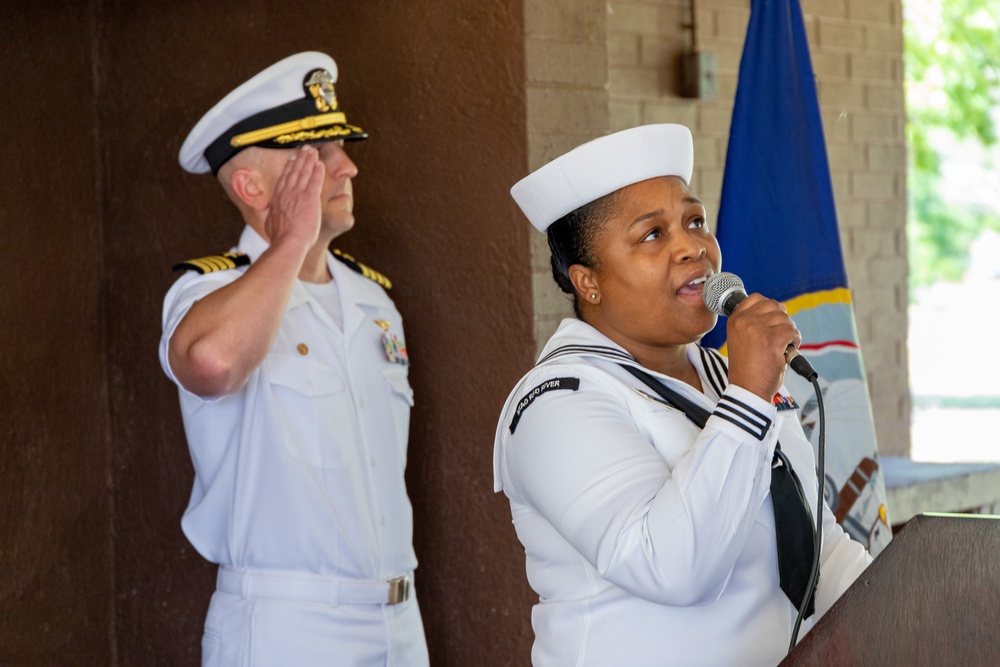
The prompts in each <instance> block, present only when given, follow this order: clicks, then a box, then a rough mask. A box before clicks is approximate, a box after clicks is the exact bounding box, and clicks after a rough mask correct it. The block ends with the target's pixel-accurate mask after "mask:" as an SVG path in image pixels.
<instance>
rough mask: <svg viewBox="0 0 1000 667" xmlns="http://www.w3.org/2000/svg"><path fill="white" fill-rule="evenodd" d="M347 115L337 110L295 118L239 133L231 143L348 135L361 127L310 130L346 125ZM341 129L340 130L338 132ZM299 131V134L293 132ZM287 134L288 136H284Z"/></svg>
mask: <svg viewBox="0 0 1000 667" xmlns="http://www.w3.org/2000/svg"><path fill="white" fill-rule="evenodd" d="M346 123H347V116H345V115H344V114H343V112H340V111H336V112H334V113H325V114H321V115H319V116H307V117H305V118H302V119H301V120H293V121H289V122H287V123H281V124H279V125H272V126H271V127H262V128H261V129H259V130H253V131H251V132H244V133H243V134H238V135H236V136H235V137H233V138H232V139H230V140H229V145H230V146H232V147H233V148H242V147H244V146H251V145H253V144H256V143H259V142H261V141H268V140H270V139H274V140H275V141H276V142H277V143H279V144H287V143H289V142H292V141H302V140H309V139H321V138H327V137H333V136H346V135H348V134H351V133H353V132H355V131H358V130H360V128H354V127H353V126H347V128H332V129H331V130H324V131H321V132H309V131H310V130H313V129H314V128H317V127H325V126H327V125H346ZM338 130H339V132H338ZM293 133H298V134H293ZM321 134H322V135H325V136H308V137H306V136H303V137H302V138H298V137H299V136H301V135H321ZM282 135H286V136H282Z"/></svg>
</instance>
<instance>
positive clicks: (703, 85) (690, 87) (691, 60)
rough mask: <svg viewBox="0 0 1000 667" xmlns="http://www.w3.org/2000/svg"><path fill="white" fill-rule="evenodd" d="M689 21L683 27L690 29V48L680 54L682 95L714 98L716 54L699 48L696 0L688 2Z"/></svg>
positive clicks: (700, 98) (704, 98)
mask: <svg viewBox="0 0 1000 667" xmlns="http://www.w3.org/2000/svg"><path fill="white" fill-rule="evenodd" d="M688 19H689V20H688V22H687V23H682V24H681V28H682V29H684V30H688V31H690V34H691V39H690V41H689V43H688V49H687V51H685V52H684V53H682V54H681V56H680V60H679V62H680V69H681V72H680V83H681V90H680V95H681V97H688V98H692V99H699V100H714V99H715V93H716V82H715V54H714V53H712V52H709V51H699V50H698V26H697V12H696V11H695V0H689V2H688Z"/></svg>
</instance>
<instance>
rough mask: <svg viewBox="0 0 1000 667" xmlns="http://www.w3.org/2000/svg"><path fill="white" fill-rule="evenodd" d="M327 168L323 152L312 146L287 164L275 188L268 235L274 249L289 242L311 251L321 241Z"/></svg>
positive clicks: (268, 214) (269, 213)
mask: <svg viewBox="0 0 1000 667" xmlns="http://www.w3.org/2000/svg"><path fill="white" fill-rule="evenodd" d="M325 174H326V167H325V166H324V165H323V163H322V162H321V161H320V159H319V152H318V151H317V150H316V149H315V148H314V147H313V146H310V145H308V144H306V145H303V146H302V147H301V148H299V149H297V150H295V151H294V152H293V153H292V155H291V157H289V159H288V161H287V162H285V166H284V168H283V169H282V170H281V174H280V175H279V176H278V180H277V181H276V182H275V185H274V194H273V195H272V197H271V201H270V204H269V206H268V212H267V218H266V219H265V220H264V231H265V232H266V233H267V236H268V238H269V239H270V241H271V245H278V244H281V243H283V242H286V241H295V242H297V243H301V244H302V247H304V248H311V247H312V246H313V245H314V244H315V243H316V241H317V239H318V238H319V228H320V215H321V204H320V190H321V188H322V187H323V178H324V176H325Z"/></svg>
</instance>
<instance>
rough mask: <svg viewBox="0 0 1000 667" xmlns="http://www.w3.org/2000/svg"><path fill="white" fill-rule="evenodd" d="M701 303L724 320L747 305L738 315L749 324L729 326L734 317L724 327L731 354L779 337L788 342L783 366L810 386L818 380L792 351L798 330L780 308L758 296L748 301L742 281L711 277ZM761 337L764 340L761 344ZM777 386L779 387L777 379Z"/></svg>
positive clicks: (805, 361) (730, 276) (728, 276)
mask: <svg viewBox="0 0 1000 667" xmlns="http://www.w3.org/2000/svg"><path fill="white" fill-rule="evenodd" d="M702 299H703V300H704V301H705V306H706V307H708V309H709V310H711V311H712V312H713V313H715V314H717V315H725V316H727V317H731V316H733V314H734V313H735V311H736V308H737V306H739V305H740V304H741V303H743V301H744V300H748V301H747V305H746V306H744V308H743V309H742V310H741V311H740V315H743V314H744V313H745V314H746V315H747V316H748V317H751V318H752V320H751V321H748V322H746V323H745V324H740V323H739V322H736V323H734V322H733V320H735V319H736V318H735V317H734V318H733V319H731V320H730V324H729V325H727V337H728V338H729V339H730V340H729V348H730V351H731V353H732V351H733V348H734V345H735V346H737V347H744V346H760V345H764V346H765V347H770V346H771V345H773V343H771V340H773V338H774V337H775V336H779V337H783V338H782V339H781V340H782V342H785V341H788V342H786V343H785V345H786V346H785V349H784V360H785V363H787V364H788V365H789V366H790V367H791V368H792V370H793V371H795V372H796V373H798V374H799V375H801V376H802V377H804V378H806V379H807V380H809V381H810V382H811V381H813V380H814V379H815V378H816V377H817V376H818V373H816V371H815V370H814V369H813V367H812V365H810V363H809V360H808V359H806V358H805V357H803V356H802V355H801V354H799V351H798V349H796V344H797V342H798V340H799V338H798V330H797V329H796V328H795V324H794V323H793V322H792V321H791V319H790V318H789V317H788V315H787V314H786V313H785V310H784V308H783V307H781V304H779V303H777V302H775V301H771V300H769V299H765V298H764V297H761V296H759V295H754V296H752V297H748V296H747V293H746V289H745V288H744V286H743V281H742V280H740V278H739V277H738V276H736V275H735V274H732V273H727V272H725V271H724V272H722V273H717V274H715V275H712V276H710V277H709V278H708V280H707V281H705V289H704V292H703V293H702ZM751 311H752V312H751ZM762 337H764V338H765V339H766V340H764V341H762V340H761V338H762ZM736 356H739V355H736ZM778 385H780V379H779V382H778Z"/></svg>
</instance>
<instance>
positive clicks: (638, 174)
mask: <svg viewBox="0 0 1000 667" xmlns="http://www.w3.org/2000/svg"><path fill="white" fill-rule="evenodd" d="M693 169H694V142H693V140H692V139H691V130H689V129H688V128H686V127H684V126H683V125H675V124H673V123H660V124H656V125H641V126H639V127H633V128H630V129H628V130H622V131H620V132H615V133H614V134H609V135H607V136H603V137H598V138H597V139H594V140H592V141H588V142H587V143H585V144H583V145H580V146H577V147H576V148H574V149H573V150H571V151H570V152H568V153H565V154H563V155H561V156H559V157H557V158H556V159H555V160H552V162H549V163H548V164H546V165H545V166H544V167H541V168H539V169H537V170H535V171H533V172H532V173H530V174H528V175H527V176H525V177H524V178H522V179H521V180H520V181H518V182H517V183H515V184H514V187H512V188H511V189H510V194H511V196H512V197H514V201H516V202H517V205H518V206H520V207H521V210H522V211H523V212H524V215H525V216H526V217H527V218H528V220H529V221H530V222H531V224H532V225H534V226H535V228H536V229H537V230H538V231H540V232H544V231H545V230H546V229H548V227H549V225H551V224H552V223H553V222H555V221H556V220H558V219H559V218H561V217H563V216H564V215H566V214H567V213H570V212H572V211H575V210H576V209H578V208H580V207H581V206H583V205H584V204H589V203H590V202H592V201H594V200H596V199H600V198H601V197H603V196H604V195H607V194H611V193H612V192H614V191H615V190H619V189H621V188H624V187H625V186H626V185H632V184H633V183H638V182H640V181H645V180H647V179H650V178H655V177H657V176H679V177H681V178H682V179H683V180H684V182H685V183H687V184H690V183H691V171H692V170H693Z"/></svg>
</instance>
